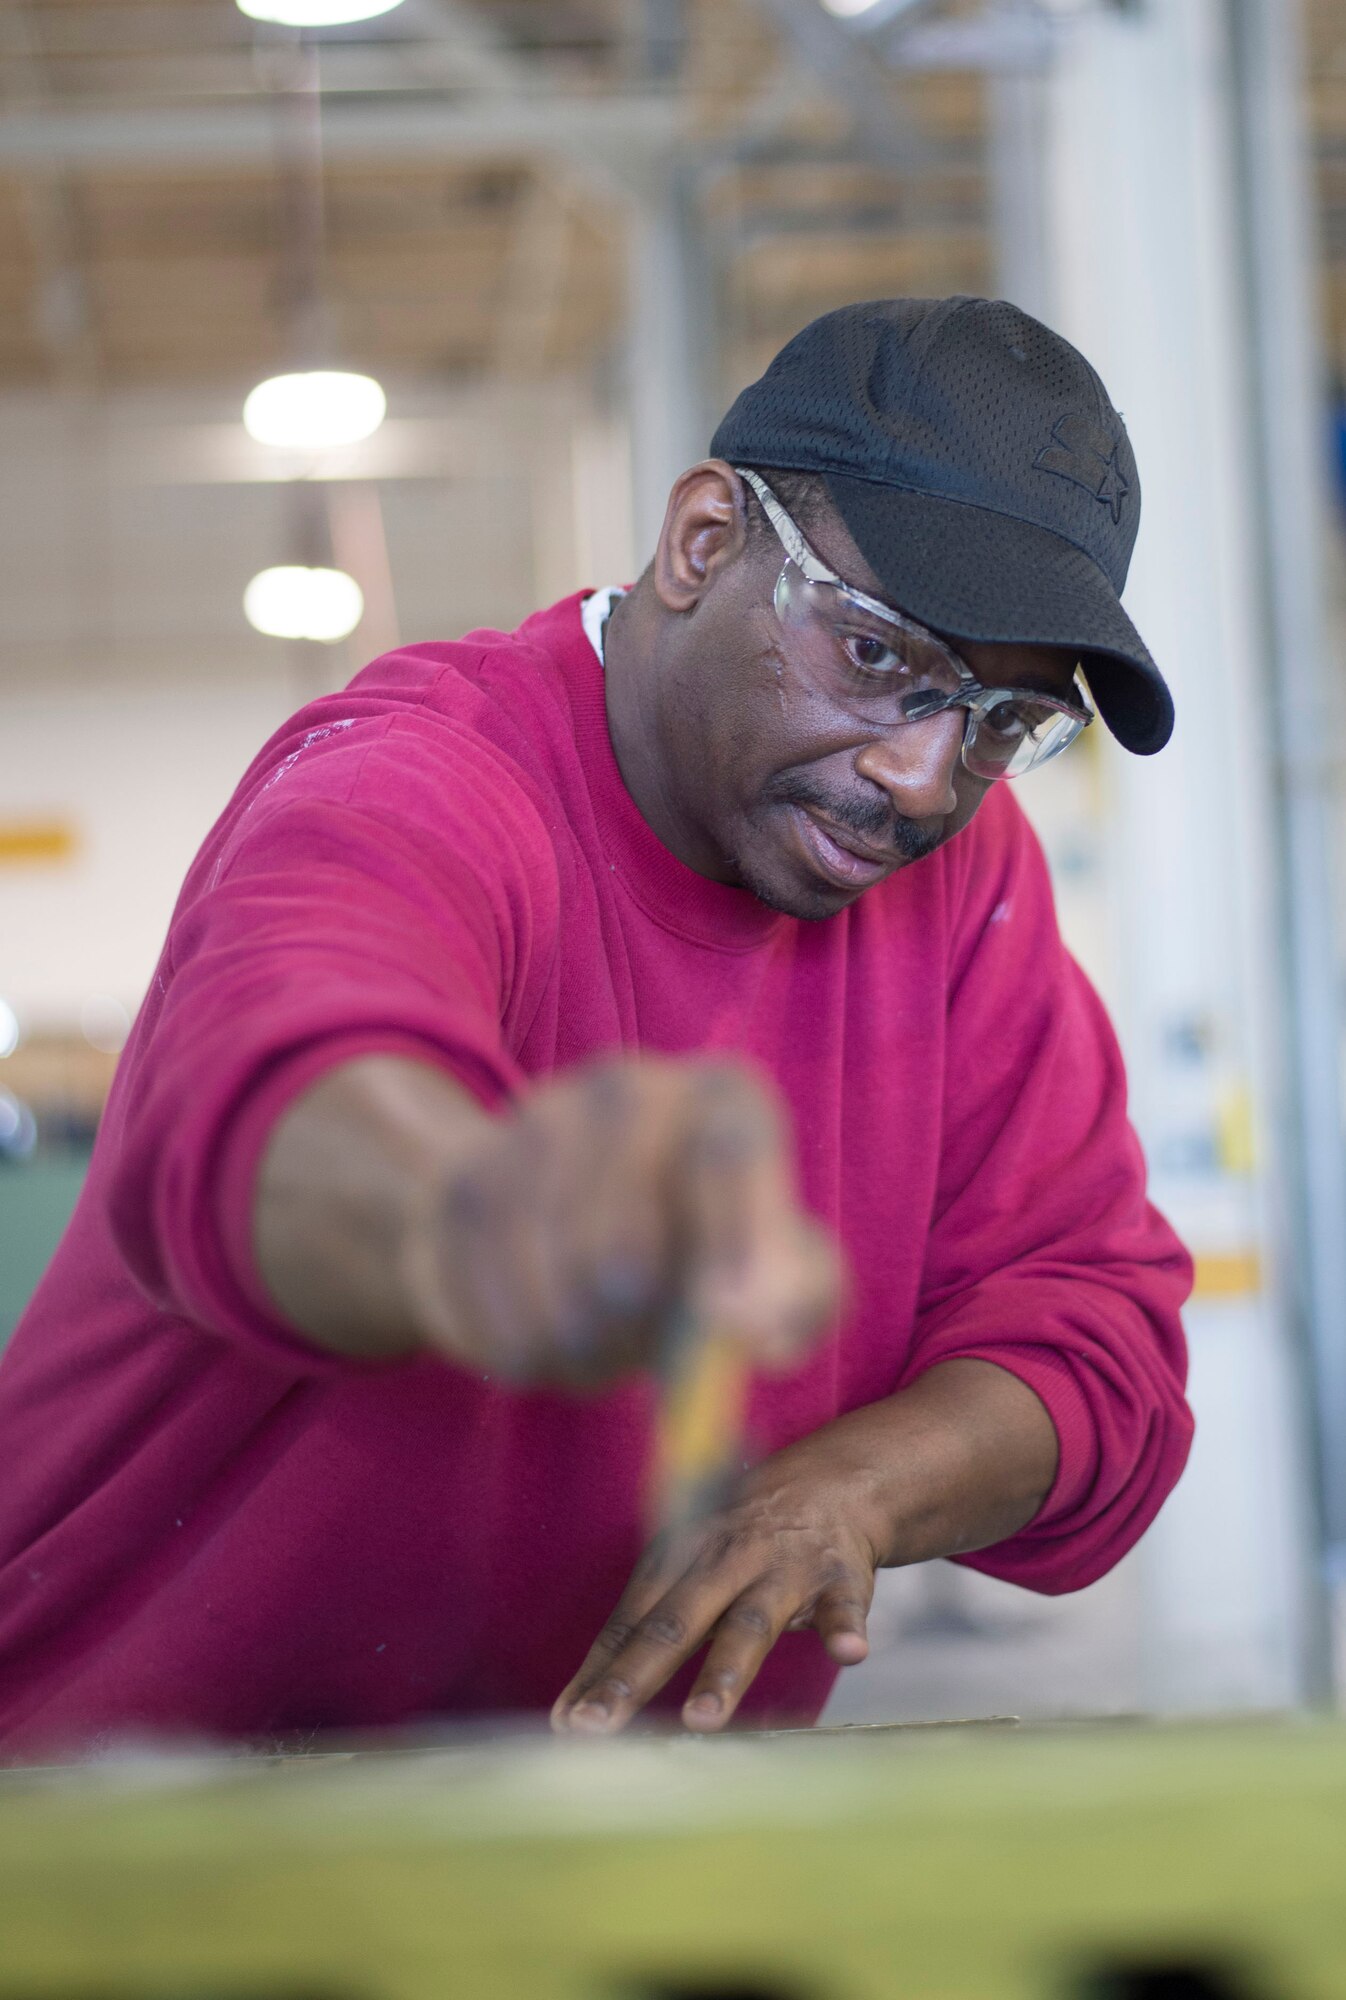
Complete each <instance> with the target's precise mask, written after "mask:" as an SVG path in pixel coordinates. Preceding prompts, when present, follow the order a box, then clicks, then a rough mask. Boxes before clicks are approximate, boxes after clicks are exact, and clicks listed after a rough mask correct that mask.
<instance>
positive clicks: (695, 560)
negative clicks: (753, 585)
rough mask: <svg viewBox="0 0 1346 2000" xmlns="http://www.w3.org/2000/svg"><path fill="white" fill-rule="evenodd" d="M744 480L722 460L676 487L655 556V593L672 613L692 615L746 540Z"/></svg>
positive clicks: (697, 468)
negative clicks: (716, 577)
mask: <svg viewBox="0 0 1346 2000" xmlns="http://www.w3.org/2000/svg"><path fill="white" fill-rule="evenodd" d="M747 532H748V526H747V503H746V500H745V496H744V487H743V481H742V480H741V479H740V478H739V476H738V474H737V473H736V472H735V470H734V468H733V466H732V465H730V464H728V462H727V461H726V460H725V459H723V458H705V459H702V461H701V463H700V464H699V465H693V466H692V467H690V468H689V470H688V471H686V472H684V473H682V474H681V475H680V476H679V477H678V478H677V479H676V480H675V481H674V482H673V490H672V492H671V493H670V494H669V496H668V509H667V511H666V513H665V515H664V525H663V528H662V529H661V531H660V535H659V546H658V548H657V549H656V550H655V555H654V588H655V591H656V593H657V594H658V596H659V599H660V601H661V603H663V604H664V605H665V606H666V607H667V609H668V610H669V611H691V610H694V609H695V607H696V605H697V604H698V603H699V602H700V601H701V599H702V598H703V597H704V596H705V593H706V590H707V587H708V586H709V584H710V583H711V581H712V580H713V578H714V577H715V575H716V573H717V571H719V570H721V569H723V568H724V567H725V565H726V564H727V563H731V562H733V561H734V560H735V559H736V558H737V557H738V556H740V555H741V554H742V553H743V548H744V544H745V542H746V540H747Z"/></svg>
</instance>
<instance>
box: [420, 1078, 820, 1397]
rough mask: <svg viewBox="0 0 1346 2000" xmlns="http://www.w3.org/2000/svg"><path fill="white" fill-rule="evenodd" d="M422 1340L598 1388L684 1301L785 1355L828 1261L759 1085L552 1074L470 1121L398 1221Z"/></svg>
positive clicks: (721, 1326)
mask: <svg viewBox="0 0 1346 2000" xmlns="http://www.w3.org/2000/svg"><path fill="white" fill-rule="evenodd" d="M402 1280H403V1285H404V1287H405V1292H406V1296H407V1298H408V1299H409V1301H410V1303H411V1307H412V1311H413V1315H414V1317H415V1320H416V1323H417V1327H418V1330H419V1332H420V1334H421V1336H422V1337H423V1338H424V1339H425V1340H426V1341H428V1342H429V1343H430V1344H431V1345H432V1346H435V1347H437V1348H439V1349H440V1350H441V1351H442V1352H444V1353H446V1354H447V1355H449V1356H450V1357H451V1358H453V1359H455V1360H458V1361H461V1362H463V1363H465V1364H466V1365H469V1366H472V1367H479V1368H481V1369H483V1370H486V1371H488V1372H492V1373H499V1374H501V1375H503V1376H507V1377H509V1378H512V1379H514V1380H518V1381H528V1382H539V1383H542V1382H554V1383H565V1384H570V1385H574V1386H589V1385H597V1384H601V1383H603V1382H607V1381H610V1380H611V1379H613V1378H614V1377H615V1376H618V1375H620V1374H622V1373H624V1372H625V1371H627V1370H630V1369H633V1368H636V1367H639V1366H641V1365H642V1364H647V1363H650V1362H652V1361H655V1360H657V1359H658V1356H659V1349H660V1344H661V1341H662V1339H663V1338H664V1337H665V1335H666V1330H667V1326H668V1323H669V1318H670V1315H671V1314H672V1312H673V1311H674V1310H675V1309H682V1310H686V1311H689V1312H690V1313H692V1314H693V1315H695V1316H697V1317H698V1318H700V1319H704V1321H706V1322H707V1323H713V1324H714V1326H715V1327H716V1329H717V1330H718V1331H720V1332H724V1333H727V1334H728V1335H729V1336H730V1337H731V1338H735V1339H738V1340H741V1342H742V1344H743V1348H744V1351H745V1355H746V1357H747V1359H748V1361H749V1364H750V1365H752V1366H754V1367H763V1368H785V1367H788V1366H790V1365H791V1364H792V1363H793V1362H794V1361H796V1360H797V1359H798V1357H799V1355H800V1353H801V1352H802V1351H803V1350H804V1349H805V1348H806V1347H807V1346H808V1345H809V1344H810V1343H811V1342H812V1341H814V1340H815V1339H816V1338H817V1337H818V1336H819V1335H820V1334H821V1333H822V1332H823V1331H824V1329H825V1328H826V1327H827V1325H828V1324H829V1322H830V1321H832V1320H833V1319H834V1318H835V1316H836V1314H837V1311H838V1308H839V1303H840V1293H841V1267H840V1260H839V1257H838V1253H837V1251H836V1249H835V1247H834V1246H833V1244H832V1242H831V1240H830V1238H829V1237H828V1236H827V1235H826V1234H825V1232H824V1231H823V1230H822V1229H821V1228H820V1227H819V1225H818V1224H817V1223H816V1222H814V1221H813V1220H812V1219H811V1218H810V1217H809V1216H807V1215H806V1214H805V1213H804V1212H803V1210H802V1209H801V1207H800V1205H799V1202H798V1199H797V1197H796V1194H795V1191H794V1184H793V1174H792V1171H791V1165H790V1148H789V1137H788V1133H787V1130H786V1126H785V1121H784V1118H783V1116H782V1113H781V1111H780V1109H779V1107H778V1105H777V1103H776V1101H775V1100H774V1098H773V1097H772V1096H771V1095H770V1094H769V1092H768V1090H767V1089H766V1087H765V1086H763V1085H762V1084H761V1083H759V1082H758V1081H757V1080H756V1079H755V1078H753V1077H752V1076H750V1075H749V1074H748V1072H747V1071H746V1070H742V1069H739V1068H737V1067H735V1066H733V1065H730V1064H727V1063H709V1062H705V1061H661V1060H652V1059H645V1058H642V1059H640V1060H638V1061H637V1060H629V1061H614V1062H606V1063H603V1064H601V1065H597V1066H594V1067H590V1068H586V1069H584V1070H579V1071H572V1072H567V1073H566V1074H565V1075H563V1076H562V1077H560V1078H558V1079H557V1080H555V1081H553V1082H550V1083H547V1084H545V1085H543V1086H542V1087H540V1088H539V1089H537V1090H536V1091H534V1092H533V1093H532V1094H531V1095H530V1096H529V1097H528V1098H527V1099H526V1100H524V1101H523V1102H522V1103H521V1104H520V1105H519V1107H518V1108H517V1110H515V1111H513V1112H511V1113H510V1114H509V1115H507V1116H504V1117H497V1118H486V1117H483V1118H482V1119H481V1120H480V1123H479V1125H478V1126H477V1127H476V1129H475V1130H474V1133H473V1135H472V1139H471V1143H470V1145H469V1146H468V1147H467V1148H466V1149H465V1150H464V1152H463V1154H462V1156H461V1158H459V1159H457V1160H456V1161H455V1163H454V1165H453V1167H452V1169H451V1170H449V1171H448V1172H447V1173H446V1174H445V1175H444V1176H443V1177H442V1178H441V1179H440V1180H439V1181H438V1182H437V1183H436V1184H435V1185H434V1186H433V1188H432V1191H431V1195H430V1198H429V1199H428V1200H427V1201H426V1203H425V1205H424V1207H423V1209H422V1211H421V1213H420V1214H419V1215H418V1216H417V1218H416V1219H415V1221H414V1223H413V1225H412V1227H411V1228H410V1229H409V1230H408V1231H407V1234H406V1238H405V1242H404V1249H403V1259H402Z"/></svg>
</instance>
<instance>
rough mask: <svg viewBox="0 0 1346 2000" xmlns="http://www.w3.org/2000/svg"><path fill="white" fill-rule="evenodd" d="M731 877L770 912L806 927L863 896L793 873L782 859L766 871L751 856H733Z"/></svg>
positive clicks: (854, 891) (857, 890)
mask: <svg viewBox="0 0 1346 2000" xmlns="http://www.w3.org/2000/svg"><path fill="white" fill-rule="evenodd" d="M773 859H774V857H773ZM734 876H735V880H736V881H737V883H738V886H739V888H740V889H747V890H748V891H750V893H751V894H752V895H754V896H756V898H757V900H758V902H759V903H765V904H766V906H767V908H768V909H769V910H778V911H779V912H780V914H781V915H782V916H783V917H797V918H798V919H799V920H800V922H801V923H806V924H818V923H822V922H823V921H824V920H825V919H826V918H828V917H835V916H838V915H839V914H840V912H841V911H842V910H845V909H849V907H850V905H851V904H852V903H855V902H858V901H859V899H860V897H861V896H863V895H864V893H865V892H864V890H863V889H844V888H842V887H841V886H840V884H834V883H831V882H823V881H821V880H817V879H815V878H814V877H812V876H808V875H805V874H804V873H803V871H802V870H800V871H798V872H796V870H795V869H794V868H792V867H789V866H787V864H786V862H785V858H784V857H781V860H780V862H779V863H778V865H777V866H776V867H774V868H768V867H766V866H764V865H762V864H760V863H759V862H758V859H757V857H756V855H754V854H743V855H736V856H735V857H734Z"/></svg>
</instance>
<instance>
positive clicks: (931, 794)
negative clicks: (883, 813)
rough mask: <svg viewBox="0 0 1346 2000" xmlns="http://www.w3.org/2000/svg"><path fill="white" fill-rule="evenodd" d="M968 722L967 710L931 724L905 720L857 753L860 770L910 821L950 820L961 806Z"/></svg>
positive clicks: (951, 711)
mask: <svg viewBox="0 0 1346 2000" xmlns="http://www.w3.org/2000/svg"><path fill="white" fill-rule="evenodd" d="M966 722H967V717H966V716H965V715H964V713H963V711H962V709H961V708H951V709H946V710H945V711H944V713H943V715H932V716H931V717H930V719H929V721H928V722H904V723H903V724H902V725H901V727H900V728H898V729H890V730H889V731H888V733H887V735H886V736H880V737H878V738H877V739H876V740H875V741H874V742H873V743H866V744H865V746H864V748H863V749H862V750H860V751H858V752H857V753H856V759H855V768H856V770H857V771H858V772H859V773H860V776H861V777H862V778H868V779H869V781H870V783H871V784H875V785H877V786H878V787H879V788H880V790H881V791H885V792H886V793H887V794H888V797H889V798H890V799H891V800H892V803H893V805H894V806H895V807H896V809H897V811H898V812H900V813H902V814H903V815H904V816H905V817H906V818H907V819H916V820H920V819H944V818H946V817H947V815H948V814H949V813H951V812H952V811H953V810H954V807H955V806H956V805H957V803H958V797H957V794H956V793H955V791H954V786H953V778H954V772H955V771H956V770H957V769H958V765H959V761H960V758H961V755H962V748H963V730H964V728H965V726H966Z"/></svg>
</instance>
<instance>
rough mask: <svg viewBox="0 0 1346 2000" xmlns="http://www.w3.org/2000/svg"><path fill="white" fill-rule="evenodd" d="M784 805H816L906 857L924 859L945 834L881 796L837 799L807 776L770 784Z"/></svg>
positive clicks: (843, 824)
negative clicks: (924, 823)
mask: <svg viewBox="0 0 1346 2000" xmlns="http://www.w3.org/2000/svg"><path fill="white" fill-rule="evenodd" d="M768 791H769V792H770V793H771V794H772V796H773V797H775V798H776V799H778V800H779V801H780V803H781V804H782V805H792V806H813V807H814V808H815V809H816V810H817V811H818V812H820V813H822V814H823V815H824V816H825V817H826V818H827V819H830V820H831V822H832V824H833V825H834V826H838V827H843V828H845V829H846V830H847V831H848V832H850V833H853V834H855V835H856V836H857V837H858V838H859V839H861V840H863V841H864V842H865V843H866V845H867V846H870V847H879V848H883V847H890V848H892V849H893V851H894V852H895V853H896V854H900V855H901V856H902V857H903V858H904V859H905V860H907V861H920V860H923V859H924V857H925V856H926V855H927V854H933V853H934V851H935V849H936V848H937V847H938V846H939V844H940V841H941V839H942V838H943V836H942V835H941V834H938V833H931V832H930V831H929V830H928V829H926V828H925V827H920V826H917V824H916V822H915V820H910V819H907V818H906V817H905V816H904V815H903V814H902V813H897V812H894V811H893V809H892V807H891V806H888V805H885V804H884V802H883V799H882V798H881V797H878V796H876V797H874V798H867V799H838V798H833V797H832V796H831V794H830V793H828V792H825V791H824V790H823V789H822V787H821V786H819V785H814V784H810V782H809V781H808V779H807V778H800V777H797V776H794V777H784V776H783V777H782V778H781V779H780V781H779V788H776V787H771V786H769V787H768Z"/></svg>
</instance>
